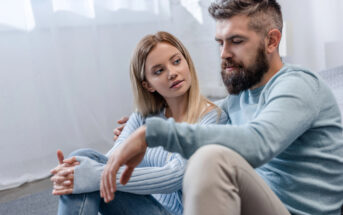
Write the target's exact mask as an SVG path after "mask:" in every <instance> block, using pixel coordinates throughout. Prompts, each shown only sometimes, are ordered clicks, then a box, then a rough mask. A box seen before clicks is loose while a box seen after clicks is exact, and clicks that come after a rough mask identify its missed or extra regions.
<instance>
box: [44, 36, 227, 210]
mask: <svg viewBox="0 0 343 215" xmlns="http://www.w3.org/2000/svg"><path fill="white" fill-rule="evenodd" d="M130 77H131V83H132V89H133V93H134V98H135V104H136V107H137V112H135V113H133V114H132V115H131V116H130V118H129V121H128V122H127V124H126V126H125V128H124V130H123V131H122V133H121V135H120V136H119V138H118V139H117V140H116V142H115V144H114V146H113V148H112V149H111V150H110V151H109V152H108V153H107V154H106V155H102V154H100V153H98V152H95V151H94V150H91V149H81V150H78V151H75V152H73V153H72V154H71V156H70V158H68V159H66V160H64V161H63V154H62V152H60V151H59V152H58V157H59V160H60V164H59V165H58V166H57V167H56V168H55V169H53V170H52V171H51V172H52V174H53V177H52V178H51V180H52V181H53V182H54V190H53V194H55V195H61V197H60V202H59V214H74V213H75V214H94V215H95V214H97V213H98V212H100V213H102V214H130V215H133V214H149V215H154V214H182V211H183V207H182V178H183V174H184V170H185V164H186V160H185V159H183V158H182V157H181V156H180V155H179V154H177V153H170V152H167V151H165V150H164V149H163V148H162V147H159V148H148V149H147V153H146V155H145V157H144V158H143V161H142V162H141V163H140V164H139V166H138V168H136V169H135V171H134V172H133V174H132V176H131V179H130V181H129V182H128V183H127V184H126V185H125V186H124V185H122V184H120V183H119V176H120V175H121V174H118V176H113V177H117V183H116V186H117V190H118V191H117V192H116V193H115V196H116V198H115V199H114V200H113V201H110V202H108V198H106V197H105V198H104V200H102V199H101V197H100V192H99V189H100V180H101V174H102V172H103V170H104V169H105V168H106V163H107V161H108V159H113V158H112V157H111V154H112V152H113V151H115V150H116V147H118V146H119V145H120V144H121V143H122V142H123V141H124V140H125V139H126V138H127V137H129V136H130V134H132V133H133V132H134V131H135V130H136V129H138V128H139V127H140V126H142V125H143V124H144V123H145V120H146V119H147V118H149V117H160V118H164V119H167V118H170V117H172V118H174V120H175V121H177V122H187V123H191V124H195V123H199V124H202V125H206V124H213V123H224V122H226V121H227V116H226V115H225V114H224V113H222V112H221V111H220V109H219V108H218V107H216V106H215V105H214V104H213V103H212V102H210V101H209V100H207V99H206V98H205V97H203V96H202V95H201V94H200V92H199V84H198V79H197V75H196V72H195V68H194V65H193V62H192V59H191V57H190V55H189V53H188V51H187V50H186V48H185V47H184V46H183V44H182V43H181V42H180V41H179V40H178V39H176V38H175V37H174V36H173V35H171V34H169V33H167V32H158V33H156V34H154V35H147V36H145V37H144V38H143V39H142V40H141V41H140V42H139V43H138V45H137V48H136V50H135V52H134V54H133V57H132V60H131V66H130ZM121 170H123V169H121ZM120 172H122V171H120ZM66 194H72V195H66Z"/></svg>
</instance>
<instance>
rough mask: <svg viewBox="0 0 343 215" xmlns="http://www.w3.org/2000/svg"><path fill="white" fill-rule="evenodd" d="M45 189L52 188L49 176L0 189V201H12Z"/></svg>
mask: <svg viewBox="0 0 343 215" xmlns="http://www.w3.org/2000/svg"><path fill="white" fill-rule="evenodd" d="M47 189H52V183H51V181H50V179H49V178H46V179H42V180H38V181H35V182H31V183H25V184H23V185H22V186H20V187H17V188H13V189H8V190H3V191H0V203H3V202H8V201H13V200H16V199H19V198H21V197H24V196H28V195H31V194H34V193H38V192H41V191H44V190H47Z"/></svg>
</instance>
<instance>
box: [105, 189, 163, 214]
mask: <svg viewBox="0 0 343 215" xmlns="http://www.w3.org/2000/svg"><path fill="white" fill-rule="evenodd" d="M100 212H101V214H103V215H112V214H115V215H170V213H169V212H168V210H167V209H165V208H164V207H163V206H162V205H161V204H160V203H159V202H158V201H157V200H156V199H155V198H153V197H152V196H151V195H137V194H132V193H125V192H120V191H117V192H116V193H115V197H114V200H112V201H111V202H109V203H105V202H104V201H103V200H102V201H101V205H100Z"/></svg>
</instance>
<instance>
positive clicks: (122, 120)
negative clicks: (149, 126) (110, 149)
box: [113, 116, 129, 141]
mask: <svg viewBox="0 0 343 215" xmlns="http://www.w3.org/2000/svg"><path fill="white" fill-rule="evenodd" d="M128 120H129V118H128V117H126V116H124V117H122V118H121V119H120V120H118V121H117V123H118V124H120V125H121V126H119V127H118V128H115V129H114V130H113V134H114V137H113V140H114V141H116V140H117V139H118V137H119V135H120V134H121V132H122V131H123V129H124V127H125V124H126V122H127V121H128Z"/></svg>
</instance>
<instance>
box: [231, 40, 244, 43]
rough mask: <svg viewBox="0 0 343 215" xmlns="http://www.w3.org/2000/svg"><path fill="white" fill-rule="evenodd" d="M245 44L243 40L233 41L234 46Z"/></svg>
mask: <svg viewBox="0 0 343 215" xmlns="http://www.w3.org/2000/svg"><path fill="white" fill-rule="evenodd" d="M242 42H243V40H232V43H233V44H240V43H242Z"/></svg>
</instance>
